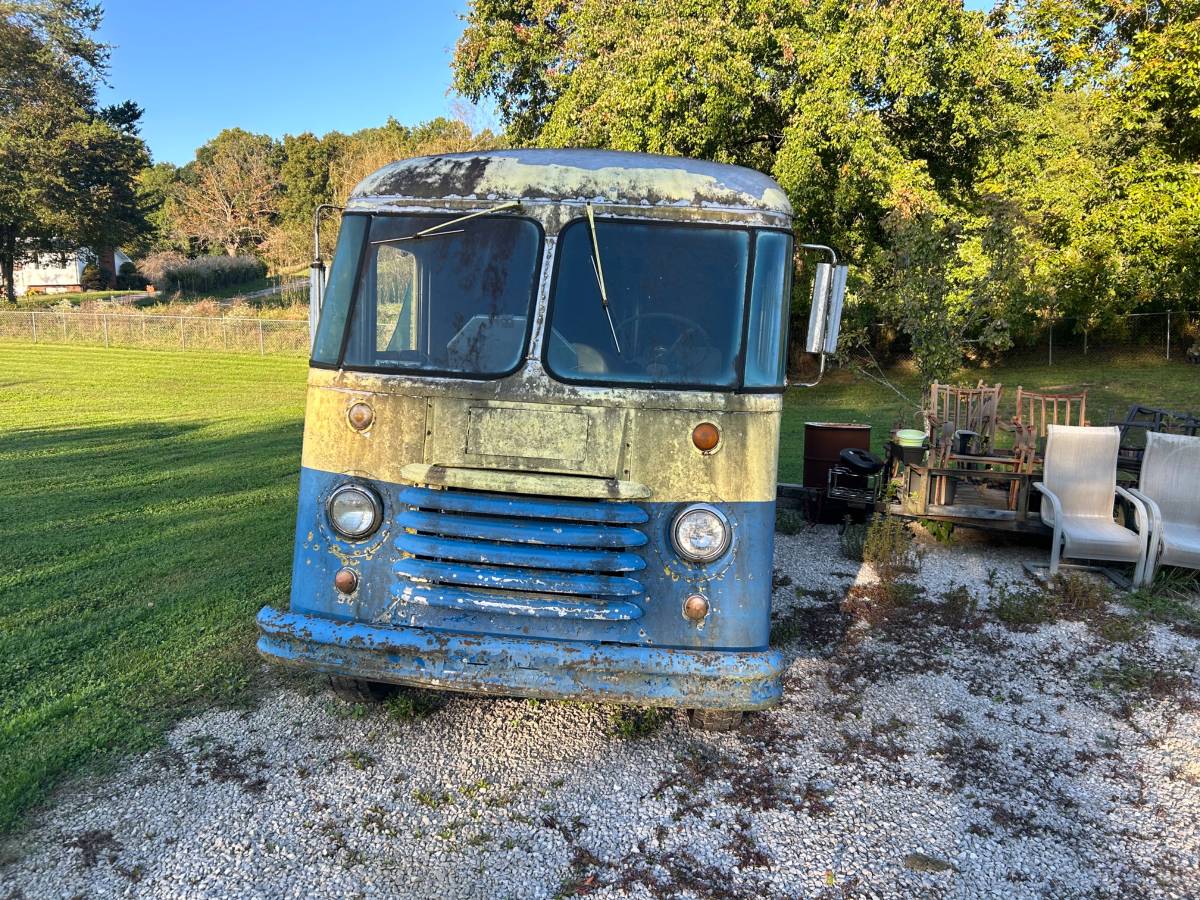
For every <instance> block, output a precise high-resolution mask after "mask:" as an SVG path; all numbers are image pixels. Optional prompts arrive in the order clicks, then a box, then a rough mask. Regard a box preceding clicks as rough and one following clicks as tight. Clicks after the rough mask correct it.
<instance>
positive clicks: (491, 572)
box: [395, 558, 642, 597]
mask: <svg viewBox="0 0 1200 900" xmlns="http://www.w3.org/2000/svg"><path fill="white" fill-rule="evenodd" d="M395 571H396V573H397V574H398V575H401V576H403V577H405V578H413V579H417V580H419V581H429V582H433V583H435V584H458V585H462V586H464V587H477V588H485V589H489V590H497V589H499V590H506V591H528V592H529V593H541V592H547V593H551V594H575V595H581V596H588V597H636V596H638V595H639V594H640V593H641V592H642V586H641V584H640V583H639V582H638V581H636V580H634V579H632V578H621V577H614V576H611V575H589V574H581V573H567V572H551V571H546V570H542V569H525V568H517V567H515V566H513V567H509V566H462V565H459V564H458V563H452V562H451V563H446V562H431V561H430V560H426V559H412V558H409V559H402V560H400V561H399V562H398V563H396V566H395Z"/></svg>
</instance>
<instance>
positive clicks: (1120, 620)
mask: <svg viewBox="0 0 1200 900" xmlns="http://www.w3.org/2000/svg"><path fill="white" fill-rule="evenodd" d="M1096 633H1097V634H1099V635H1100V637H1102V638H1104V640H1106V641H1108V642H1109V643H1113V644H1128V643H1130V642H1131V641H1136V640H1138V639H1140V638H1141V637H1142V636H1143V635H1145V633H1146V623H1145V622H1144V621H1143V620H1141V619H1139V618H1137V617H1136V616H1105V617H1104V618H1102V619H1101V620H1100V624H1099V625H1098V626H1097V627H1096Z"/></svg>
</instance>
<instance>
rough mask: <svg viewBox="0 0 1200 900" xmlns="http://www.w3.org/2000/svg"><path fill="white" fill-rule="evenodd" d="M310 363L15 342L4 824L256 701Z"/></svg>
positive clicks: (5, 537)
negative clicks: (85, 773)
mask: <svg viewBox="0 0 1200 900" xmlns="http://www.w3.org/2000/svg"><path fill="white" fill-rule="evenodd" d="M304 378H305V361H304V360H303V359H300V358H296V357H265V358H263V357H258V356H250V355H215V354H212V355H210V354H187V353H154V352H143V351H122V350H104V349H93V348H85V347H46V346H33V345H22V344H0V830H4V829H6V828H10V827H12V826H13V825H14V824H16V822H17V821H18V819H19V817H20V815H21V813H22V812H23V811H24V810H25V809H27V808H28V807H29V806H30V805H31V804H33V803H36V802H37V801H39V800H40V799H42V798H43V797H44V796H45V794H46V792H47V791H48V790H49V789H50V788H51V787H53V785H54V784H55V783H56V782H57V781H59V780H60V779H61V778H62V777H63V776H64V775H66V774H67V773H71V772H75V771H78V770H79V769H80V768H81V766H83V765H84V764H85V763H93V762H95V761H98V760H104V759H106V758H110V757H111V753H110V752H111V751H113V750H120V751H126V750H136V749H139V748H143V747H147V746H150V745H152V744H153V743H154V742H155V741H156V740H157V739H158V737H159V735H160V734H161V733H162V730H163V728H164V727H165V726H166V725H167V724H169V723H170V722H171V721H172V720H173V719H174V718H176V717H178V716H179V715H181V714H184V713H186V712H187V711H189V710H193V709H198V708H203V707H205V706H208V705H211V704H212V703H214V702H220V701H222V700H225V701H229V700H236V699H238V698H239V697H244V696H245V695H246V692H247V690H248V685H249V678H250V672H251V671H252V669H251V665H252V662H251V661H252V660H253V658H254V656H253V637H254V614H255V612H256V611H257V610H258V608H259V607H260V606H261V605H262V604H263V603H264V602H267V601H273V602H278V601H282V600H285V599H286V596H287V589H288V581H289V566H290V560H291V543H292V522H293V517H294V515H295V495H296V483H297V473H298V469H299V461H300V435H301V420H302V416H303V409H304V407H303V400H304Z"/></svg>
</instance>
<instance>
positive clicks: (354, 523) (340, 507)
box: [325, 484, 383, 541]
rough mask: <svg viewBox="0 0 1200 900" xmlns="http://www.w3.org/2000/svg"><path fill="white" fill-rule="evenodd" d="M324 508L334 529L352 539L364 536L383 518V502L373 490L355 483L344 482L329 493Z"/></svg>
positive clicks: (355, 539)
mask: <svg viewBox="0 0 1200 900" xmlns="http://www.w3.org/2000/svg"><path fill="white" fill-rule="evenodd" d="M325 510H326V513H327V514H328V516H329V524H330V525H332V526H333V529H334V531H336V532H337V533H338V534H340V535H341V536H342V537H346V538H350V540H352V541H357V540H361V539H362V538H365V537H366V536H367V535H369V534H370V533H371V532H373V531H374V530H375V529H376V528H378V527H379V523H380V522H381V521H382V520H383V504H382V503H381V502H380V500H379V498H378V497H377V496H375V492H374V491H371V490H368V489H367V488H365V487H360V486H358V485H356V484H344V485H342V486H341V487H340V488H338V489H337V490H336V491H334V492H333V493H332V494H330V495H329V502H328V503H327V504H326V507H325Z"/></svg>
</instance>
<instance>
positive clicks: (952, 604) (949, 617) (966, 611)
mask: <svg viewBox="0 0 1200 900" xmlns="http://www.w3.org/2000/svg"><path fill="white" fill-rule="evenodd" d="M942 605H943V607H944V609H945V613H946V621H947V622H948V623H949V624H951V625H953V626H954V627H955V628H969V627H970V626H972V625H974V624H976V623H977V622H978V621H979V596H978V595H977V594H972V593H971V591H970V590H968V588H967V586H966V585H964V584H960V585H957V586H955V587H954V588H952V589H950V590H948V591H946V593H944V594H943V595H942Z"/></svg>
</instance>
